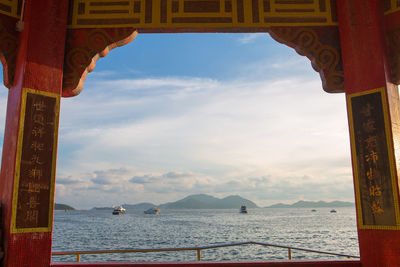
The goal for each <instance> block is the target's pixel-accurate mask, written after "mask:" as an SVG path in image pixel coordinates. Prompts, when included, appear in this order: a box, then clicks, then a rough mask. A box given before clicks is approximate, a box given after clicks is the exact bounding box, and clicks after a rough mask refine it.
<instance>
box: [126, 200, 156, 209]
mask: <svg viewBox="0 0 400 267" xmlns="http://www.w3.org/2000/svg"><path fill="white" fill-rule="evenodd" d="M154 206H156V205H154V204H153V203H149V202H142V203H138V204H123V205H122V207H124V208H125V209H127V210H147V209H150V208H152V207H154Z"/></svg>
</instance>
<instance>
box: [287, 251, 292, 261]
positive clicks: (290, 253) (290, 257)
mask: <svg viewBox="0 0 400 267" xmlns="http://www.w3.org/2000/svg"><path fill="white" fill-rule="evenodd" d="M287 252H288V258H289V260H291V259H292V249H291V248H288V251H287Z"/></svg>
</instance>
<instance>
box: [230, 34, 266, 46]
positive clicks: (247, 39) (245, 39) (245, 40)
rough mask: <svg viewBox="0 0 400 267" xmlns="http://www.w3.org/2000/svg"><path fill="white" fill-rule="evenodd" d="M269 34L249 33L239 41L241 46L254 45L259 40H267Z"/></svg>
mask: <svg viewBox="0 0 400 267" xmlns="http://www.w3.org/2000/svg"><path fill="white" fill-rule="evenodd" d="M267 37H268V33H247V34H243V35H241V36H240V37H239V38H238V39H237V40H238V42H239V43H241V44H250V43H254V42H255V41H256V40H257V39H259V38H267Z"/></svg>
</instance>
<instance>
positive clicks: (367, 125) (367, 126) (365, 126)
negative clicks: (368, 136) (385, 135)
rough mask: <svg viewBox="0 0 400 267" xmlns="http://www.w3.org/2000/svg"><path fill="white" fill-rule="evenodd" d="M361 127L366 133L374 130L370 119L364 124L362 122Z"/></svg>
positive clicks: (372, 121) (373, 122) (373, 123)
mask: <svg viewBox="0 0 400 267" xmlns="http://www.w3.org/2000/svg"><path fill="white" fill-rule="evenodd" d="M362 127H363V129H364V131H365V132H367V133H372V132H374V131H375V130H376V128H375V121H374V120H372V119H369V120H367V121H366V122H364V123H363V126H362Z"/></svg>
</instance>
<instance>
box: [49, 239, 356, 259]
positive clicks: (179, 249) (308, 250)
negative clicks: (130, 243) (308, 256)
mask: <svg viewBox="0 0 400 267" xmlns="http://www.w3.org/2000/svg"><path fill="white" fill-rule="evenodd" d="M243 245H260V246H265V247H276V248H284V249H287V251H288V259H289V260H291V259H292V250H299V251H305V252H311V253H318V254H325V255H331V256H338V257H346V258H355V259H359V258H360V257H359V256H354V255H347V254H341V253H334V252H327V251H320V250H314V249H306V248H298V247H291V246H284V245H276V244H269V243H262V242H254V241H248V242H239V243H230V244H219V245H212V246H202V247H183V248H150V249H126V250H93V251H66V252H53V253H52V255H53V256H60V255H76V262H80V260H81V255H84V254H111V253H143V252H166V251H188V250H190V251H196V252H197V260H198V261H201V251H202V250H206V249H216V248H224V247H235V246H243Z"/></svg>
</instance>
